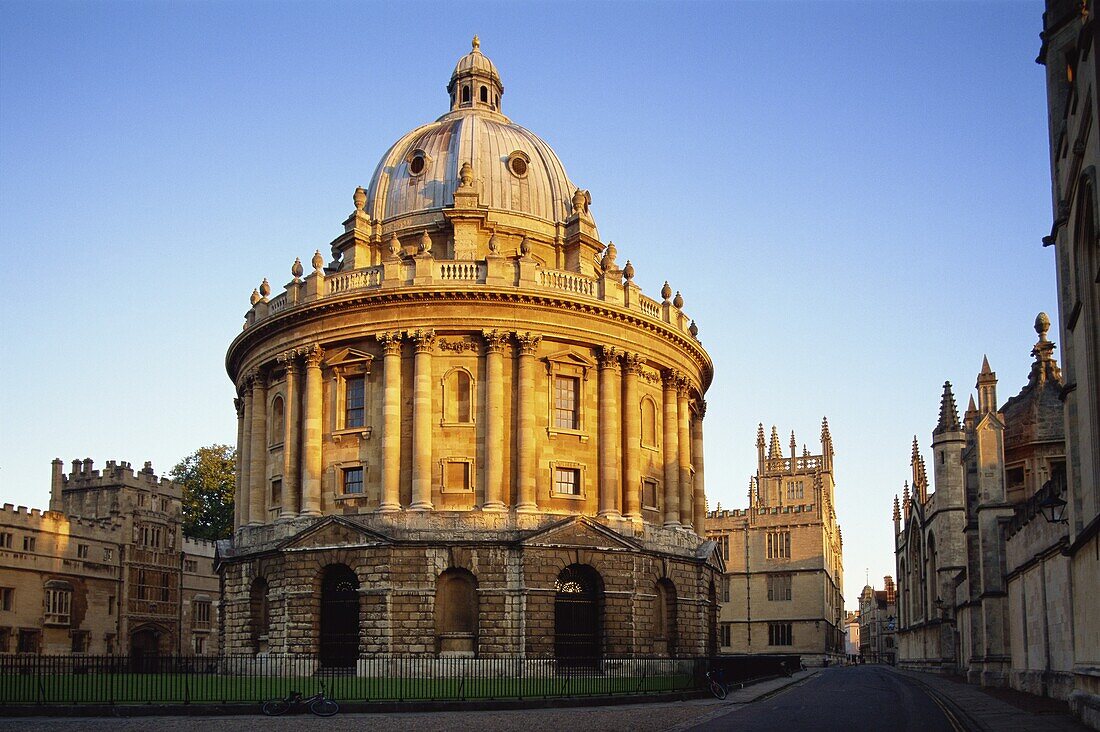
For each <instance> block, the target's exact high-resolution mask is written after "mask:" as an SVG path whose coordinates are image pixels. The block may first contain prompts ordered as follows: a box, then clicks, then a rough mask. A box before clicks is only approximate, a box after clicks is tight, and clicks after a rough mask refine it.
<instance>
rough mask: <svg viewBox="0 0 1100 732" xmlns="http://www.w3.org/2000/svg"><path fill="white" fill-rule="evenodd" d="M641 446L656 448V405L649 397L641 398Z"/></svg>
mask: <svg viewBox="0 0 1100 732" xmlns="http://www.w3.org/2000/svg"><path fill="white" fill-rule="evenodd" d="M640 409H641V412H642V444H643V445H645V446H646V447H657V404H656V403H655V402H654V401H653V400H652V399H650V398H649V397H642V403H641V406H640Z"/></svg>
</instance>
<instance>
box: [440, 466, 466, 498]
mask: <svg viewBox="0 0 1100 732" xmlns="http://www.w3.org/2000/svg"><path fill="white" fill-rule="evenodd" d="M470 486H471V483H470V463H468V462H466V461H465V460H448V461H447V462H445V463H443V487H444V489H446V490H448V491H468V490H470Z"/></svg>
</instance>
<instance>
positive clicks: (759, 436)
mask: <svg viewBox="0 0 1100 732" xmlns="http://www.w3.org/2000/svg"><path fill="white" fill-rule="evenodd" d="M756 446H757V447H764V423H763V422H761V423H759V424H758V425H757V426H756Z"/></svg>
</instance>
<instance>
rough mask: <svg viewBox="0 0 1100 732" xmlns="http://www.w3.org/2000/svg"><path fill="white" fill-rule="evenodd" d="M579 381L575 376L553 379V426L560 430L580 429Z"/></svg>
mask: <svg viewBox="0 0 1100 732" xmlns="http://www.w3.org/2000/svg"><path fill="white" fill-rule="evenodd" d="M579 382H580V379H578V378H577V377H575V376H555V377H554V426H555V427H558V428H560V429H567V430H575V429H580V421H579V420H578V419H577V417H578V416H579V413H580V402H579V398H580V389H579V388H578V387H579Z"/></svg>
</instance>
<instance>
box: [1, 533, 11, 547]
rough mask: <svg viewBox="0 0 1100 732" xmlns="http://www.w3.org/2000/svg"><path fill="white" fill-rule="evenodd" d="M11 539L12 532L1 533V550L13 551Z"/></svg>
mask: <svg viewBox="0 0 1100 732" xmlns="http://www.w3.org/2000/svg"><path fill="white" fill-rule="evenodd" d="M11 537H12V534H11V532H10V531H0V549H11Z"/></svg>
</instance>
